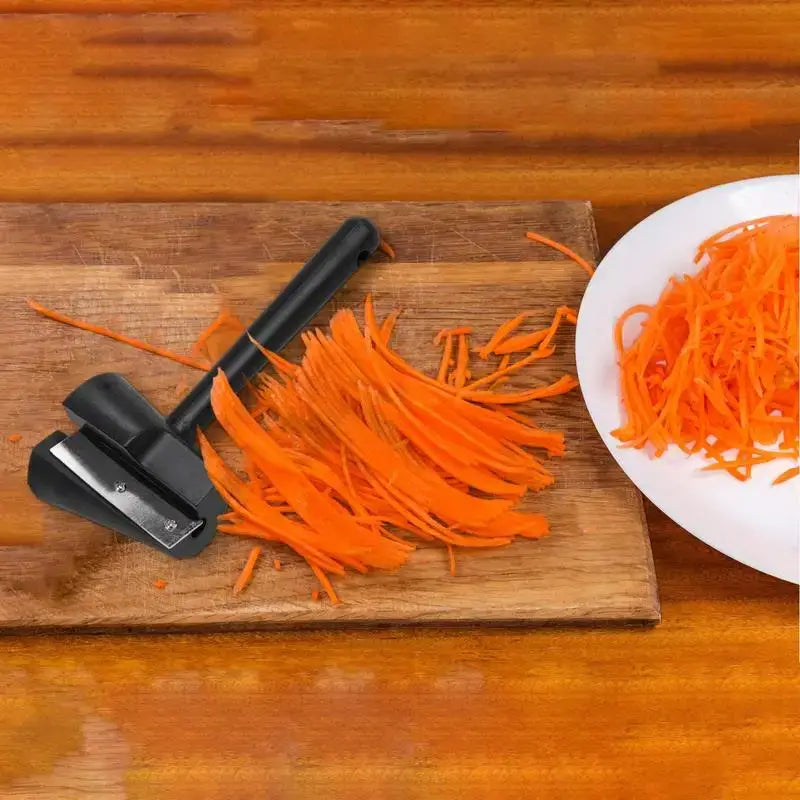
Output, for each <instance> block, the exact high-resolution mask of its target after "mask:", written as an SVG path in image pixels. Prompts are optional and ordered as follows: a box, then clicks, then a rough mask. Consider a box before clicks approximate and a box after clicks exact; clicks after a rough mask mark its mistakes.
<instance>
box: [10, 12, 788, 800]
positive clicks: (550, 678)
mask: <svg viewBox="0 0 800 800" xmlns="http://www.w3.org/2000/svg"><path fill="white" fill-rule="evenodd" d="M0 11H2V12H8V13H3V14H0V45H1V46H0V64H2V69H0V132H1V139H2V141H1V142H0V167H1V168H2V174H3V181H2V185H0V198H1V199H3V200H7V201H34V202H55V201H63V200H86V201H108V200H150V201H171V200H191V201H201V200H224V199H237V200H243V199H247V200H270V199H300V200H337V199H342V198H350V199H354V200H385V199H398V198H404V199H410V200H418V199H428V200H446V199H449V200H453V199H458V200H475V199H481V198H482V199H486V200H508V199H525V198H530V197H539V198H541V197H550V198H575V197H588V198H590V199H591V200H592V202H593V205H594V211H595V219H596V222H597V230H598V237H599V240H600V243H601V247H602V248H605V247H607V246H608V245H610V244H611V243H612V242H613V241H614V240H615V239H616V238H617V237H618V236H619V235H620V234H621V233H622V232H624V231H625V230H627V229H628V228H629V227H631V226H632V225H633V224H635V223H636V222H638V221H639V220H640V219H642V218H643V217H644V216H645V215H646V214H647V213H648V212H649V211H650V210H652V209H653V208H654V207H655V206H658V205H660V204H662V203H665V202H669V201H671V200H674V199H677V198H678V197H679V196H681V195H682V194H684V193H686V192H689V191H693V190H695V189H699V188H703V187H705V186H709V185H712V184H715V183H720V182H723V181H728V180H735V179H737V178H744V177H753V176H757V175H767V174H771V173H776V172H795V171H796V168H797V140H798V133H799V132H800V80H798V74H800V70H799V69H798V62H797V48H796V46H795V44H796V32H797V30H798V22H799V21H800V2H797V0H752V1H749V2H746V1H744V0H730V1H729V0H703V1H702V2H700V1H697V2H686V0H614V2H613V3H612V2H607V0H602V1H601V0H549V1H548V2H536V3H529V2H519V1H518V0H482V1H481V0H469V2H466V0H436V2H433V1H432V0H424V2H420V1H413V2H412V1H411V0H372V2H370V3H364V2H361V1H360V0H353V2H342V0H335V1H334V0H325V2H320V3H314V4H310V3H300V2H293V3H292V2H287V1H286V0H274V1H273V2H271V3H269V5H266V4H264V5H263V6H262V7H260V8H259V7H256V6H254V5H253V4H244V3H241V4H235V5H234V4H232V3H230V2H229V0H170V2H169V3H168V4H167V3H166V2H164V0H116V1H115V2H114V3H113V4H112V3H110V2H109V0H0ZM49 12H54V13H49ZM144 12H146V13H144ZM379 23H380V24H379ZM343 44H346V45H347V46H346V47H343V46H342V45H343ZM105 65H112V66H116V67H117V68H119V66H120V65H126V66H127V67H128V75H129V77H123V76H122V75H117V76H115V77H112V76H105V77H97V76H91V75H83V76H82V75H80V74H77V73H78V72H79V71H80V70H85V69H86V68H89V69H95V70H97V69H99V68H103V67H105ZM170 65H175V66H176V67H181V68H182V74H180V75H175V76H172V75H170V74H169V72H168V71H167V70H166V69H165V67H166V66H170ZM261 65H263V67H262V66H261ZM158 67H161V69H160V71H158V72H157V68H158ZM187 67H195V68H201V69H206V70H209V71H212V72H221V73H223V74H234V75H241V74H244V75H253V76H255V77H256V80H253V81H252V82H251V83H250V84H249V85H246V86H240V87H233V86H230V85H229V84H223V83H221V82H219V81H218V82H217V83H215V84H212V83H211V81H209V80H207V79H204V78H203V76H202V75H198V74H195V75H194V76H192V75H188V74H187V70H186V68H187ZM137 70H138V71H139V72H140V75H139V77H135V76H133V75H131V74H130V73H131V72H135V71H137ZM146 70H149V71H150V74H149V75H148V74H141V73H144V72H145V71H146ZM176 72H177V70H176ZM155 73H157V74H155ZM255 118H258V120H259V122H258V125H259V126H266V127H267V128H269V127H270V126H272V128H273V130H274V129H275V128H277V129H278V130H279V132H282V133H281V135H282V138H281V139H280V140H279V141H277V142H276V143H275V144H274V145H272V146H269V147H267V146H260V145H259V144H258V143H255V144H253V145H249V144H248V142H247V141H242V140H243V139H244V136H243V134H247V135H248V136H252V130H253V128H254V127H256V123H255V122H252V121H251V120H254V119H255ZM354 118H360V119H361V120H363V125H365V126H372V128H373V129H374V130H376V131H384V132H386V131H388V132H389V133H390V134H391V133H392V132H394V131H400V132H401V134H403V133H404V132H405V133H408V134H410V135H406V138H404V139H401V141H400V142H399V143H398V144H397V145H396V146H395V148H394V150H389V148H385V149H384V151H382V152H373V153H369V152H363V153H362V152H360V151H359V152H354V150H357V148H354V147H352V146H349V143H348V138H349V136H350V134H349V131H350V130H351V129H352V128H353V127H357V125H356V123H354V122H353V121H352V120H353V119H354ZM321 120H322V121H321ZM319 128H322V129H323V130H328V131H331V130H332V131H333V132H338V133H339V138H338V139H337V138H334V137H330V136H329V141H328V143H327V145H326V146H325V147H324V148H323V147H321V146H319V145H317V146H316V150H315V149H313V148H312V147H310V146H309V145H307V144H304V143H303V142H302V141H301V137H302V136H303V135H305V136H306V138H307V137H308V134H307V132H308V131H309V130H310V131H312V132H313V131H315V130H317V129H319ZM522 129H528V130H529V131H532V133H531V134H530V136H529V138H528V140H527V144H528V148H527V150H525V149H523V148H520V147H517V149H512V147H511V141H512V140H513V138H514V137H515V136H518V135H519V131H520V130H522ZM474 131H478V132H481V131H483V132H484V134H483V139H482V140H480V139H477V137H476V136H475V134H474V133H473V132H474ZM425 136H427V137H428V142H427V143H426V142H425V141H424V137H425ZM469 138H471V141H472V149H471V150H470V151H469V152H465V150H464V145H461V147H462V149H461V150H459V149H458V146H459V143H460V142H463V141H465V140H466V139H469ZM476 141H477V143H476ZM437 143H438V144H437ZM426 147H427V148H428V149H427V150H426ZM434 148H435V149H434ZM1 235H2V233H1V232H0V236H1ZM0 369H4V366H3V365H2V364H0ZM20 379H21V380H23V381H24V380H25V378H24V376H22V377H21V378H20ZM2 453H3V458H5V451H2ZM8 509H9V504H8V503H6V502H4V501H3V498H0V518H2V516H3V514H5V513H7V511H8ZM647 515H648V522H649V527H650V535H651V540H652V544H653V551H654V558H655V564H656V570H657V572H658V576H659V589H660V594H661V601H662V610H663V618H664V621H663V623H662V624H661V625H660V626H658V627H656V628H655V629H653V630H650V631H647V632H646V633H645V632H642V631H617V630H615V631H610V630H602V631H591V632H589V631H577V630H570V631H568V632H565V631H561V630H537V631H528V632H509V631H503V632H502V633H501V632H487V631H482V630H470V631H460V632H449V633H446V634H445V633H442V632H435V633H434V632H429V631H405V632H402V631H392V632H379V633H376V632H370V633H348V634H342V633H337V634H335V635H334V634H325V633H302V634H269V635H258V634H235V635H233V634H232V635H225V636H171V637H169V638H164V637H106V636H92V637H63V636H60V637H48V636H40V637H6V638H4V639H3V640H2V641H0V719H2V720H3V725H2V726H0V797H2V798H3V800H6V798H13V800H45V798H46V799H47V800H56V798H57V800H77V798H80V800H86V798H90V799H91V800H108V798H115V800H116V798H123V797H124V798H128V800H151V799H152V798H154V797H169V798H175V800H184V798H186V799H187V800H189V799H191V800H195V798H197V797H203V798H207V799H208V800H216V798H220V800H222V799H223V798H225V799H226V800H227V798H228V797H230V796H232V795H234V796H238V797H240V798H246V799H247V800H250V798H253V799H254V800H256V799H258V800H262V798H264V797H265V796H267V797H271V798H279V799H281V800H282V798H319V797H321V796H324V797H330V798H337V800H338V798H349V799H351V800H360V799H361V798H369V800H373V798H392V797H404V798H412V799H415V798H420V799H422V798H424V800H439V798H442V799H444V798H447V799H448V800H449V799H450V798H453V797H458V798H464V800H472V798H478V797H479V798H481V800H482V799H483V798H506V797H515V798H518V797H525V798H539V797H548V798H552V797H558V798H564V800H572V798H579V799H580V800H584V799H585V798H587V797H601V798H642V800H662V799H663V798H669V799H670V800H684V799H685V800H697V799H698V798H704V799H705V798H714V800H717V799H718V798H725V800H745V799H746V800H753V799H756V798H757V799H758V800H761V799H762V798H763V799H764V800H775V798H793V797H800V786H798V780H797V742H798V740H800V725H799V723H798V719H797V715H796V714H795V713H794V710H795V709H796V708H797V707H798V705H800V670H798V666H797V648H798V628H797V609H798V604H797V587H794V586H790V585H789V584H786V583H783V582H781V581H779V580H776V579H774V578H771V577H768V576H766V575H762V574H759V573H757V572H755V571H754V570H751V569H748V568H746V567H744V566H742V565H740V564H737V563H735V562H733V561H732V560H730V559H729V558H726V557H725V556H723V555H721V554H719V553H717V552H715V551H713V550H711V549H710V548H708V547H707V546H706V545H704V544H703V543H701V542H699V541H697V540H696V539H694V538H693V537H691V536H689V535H688V534H686V533H685V532H683V531H681V530H680V529H678V528H677V527H676V526H675V525H674V524H673V523H671V522H670V521H669V520H667V519H665V518H664V517H663V516H662V515H660V514H659V513H658V512H656V511H655V510H654V509H652V507H649V508H647Z"/></svg>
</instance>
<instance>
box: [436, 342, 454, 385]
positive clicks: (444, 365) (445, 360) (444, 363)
mask: <svg viewBox="0 0 800 800" xmlns="http://www.w3.org/2000/svg"><path fill="white" fill-rule="evenodd" d="M452 359H453V337H452V335H449V336H447V337H446V338H445V340H444V350H442V360H441V363H440V364H439V372H438V373H437V375H436V380H437V381H438V382H439V383H444V382H445V381H446V380H447V371H448V370H449V369H450V363H451V361H452Z"/></svg>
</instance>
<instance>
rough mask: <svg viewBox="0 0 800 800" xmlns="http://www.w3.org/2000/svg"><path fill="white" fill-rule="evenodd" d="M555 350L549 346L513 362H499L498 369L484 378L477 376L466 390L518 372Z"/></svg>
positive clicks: (547, 356) (507, 356)
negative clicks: (504, 364) (504, 363)
mask: <svg viewBox="0 0 800 800" xmlns="http://www.w3.org/2000/svg"><path fill="white" fill-rule="evenodd" d="M554 352H555V350H553V349H552V348H549V349H547V350H534V351H533V352H532V353H531V354H530V355H528V356H525V358H521V359H519V361H516V362H514V363H513V364H508V362H506V366H503V364H502V363H501V364H500V367H499V369H497V370H496V371H495V372H492V373H491V374H490V375H486V377H484V378H479V379H478V380H477V381H473V382H472V383H470V384H469V386H467V387H466V388H467V390H474V389H477V388H478V387H479V386H485V385H486V384H487V383H489V384H491V383H494V382H496V381H497V380H498V379H499V378H503V377H505V376H506V375H513V374H514V373H515V372H519V371H520V370H521V369H522V368H523V367H527V366H528V365H529V364H532V363H533V362H534V361H539V360H540V359H542V358H549V357H550V356H551V355H553V353H554ZM504 358H511V356H510V355H506V356H504Z"/></svg>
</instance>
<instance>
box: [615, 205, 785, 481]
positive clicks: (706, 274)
mask: <svg viewBox="0 0 800 800" xmlns="http://www.w3.org/2000/svg"><path fill="white" fill-rule="evenodd" d="M701 262H702V268H701V269H700V271H699V272H698V273H697V274H695V275H684V276H683V277H682V278H673V279H672V280H671V281H670V282H669V284H668V286H667V287H666V289H665V290H664V292H663V293H662V295H661V297H660V298H659V299H658V301H657V302H656V303H655V304H654V305H652V306H648V305H636V306H633V307H632V308H630V309H629V310H628V311H627V312H626V313H625V314H623V315H622V316H621V317H620V318H619V320H618V322H617V326H616V332H615V338H616V346H617V350H618V355H619V362H620V368H621V389H622V398H623V404H624V408H625V411H626V415H627V419H626V421H625V423H624V425H623V426H622V427H621V428H619V429H617V430H616V431H614V432H613V433H614V436H616V437H617V438H618V439H619V440H620V441H621V442H623V443H624V444H625V445H626V446H629V447H645V446H647V445H649V446H650V447H651V448H652V449H653V451H654V453H655V455H656V456H659V455H661V454H662V453H664V452H665V451H666V449H667V447H668V446H669V445H671V444H675V445H677V446H678V447H679V448H681V450H683V451H684V452H686V453H697V452H700V453H703V454H704V455H705V456H706V457H707V458H709V459H711V461H712V463H711V464H709V465H708V466H706V467H705V469H707V470H725V471H727V472H728V473H730V474H731V475H733V476H734V477H735V478H738V479H739V480H747V479H748V478H750V476H751V473H752V470H753V467H755V466H757V465H759V464H765V463H768V462H771V461H774V460H776V459H797V457H798V322H799V320H798V288H799V287H798V217H795V216H789V215H786V216H771V217H763V218H760V219H755V220H751V221H749V222H743V223H740V224H738V225H734V226H732V227H730V228H726V229H725V230H722V231H720V232H719V233H717V234H716V235H714V236H712V237H711V238H709V239H707V240H706V241H704V242H702V243H701V244H700V246H699V247H698V249H697V255H696V258H695V263H701ZM640 314H643V315H645V319H644V321H643V322H642V326H641V332H640V333H639V334H638V336H637V337H636V339H635V341H634V342H633V343H632V344H631V345H630V346H625V345H624V342H623V333H624V328H625V325H626V323H627V322H628V320H630V319H631V318H632V317H634V316H636V315H640ZM799 472H800V469H798V467H796V466H795V467H792V468H790V469H788V470H786V471H785V472H783V473H781V474H780V475H779V476H778V477H777V478H776V479H775V481H774V483H781V482H783V481H784V480H788V479H789V478H792V477H795V476H796V475H798V473H799Z"/></svg>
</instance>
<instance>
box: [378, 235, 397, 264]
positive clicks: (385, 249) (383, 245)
mask: <svg viewBox="0 0 800 800" xmlns="http://www.w3.org/2000/svg"><path fill="white" fill-rule="evenodd" d="M378 250H380V251H381V252H382V253H385V254H386V255H387V256H389V259H390V260H391V261H394V259H395V253H394V248H393V247H392V246H391V245H390V244H389V242H387V241H384V240H383V239H381V241H380V244H379V245H378Z"/></svg>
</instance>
